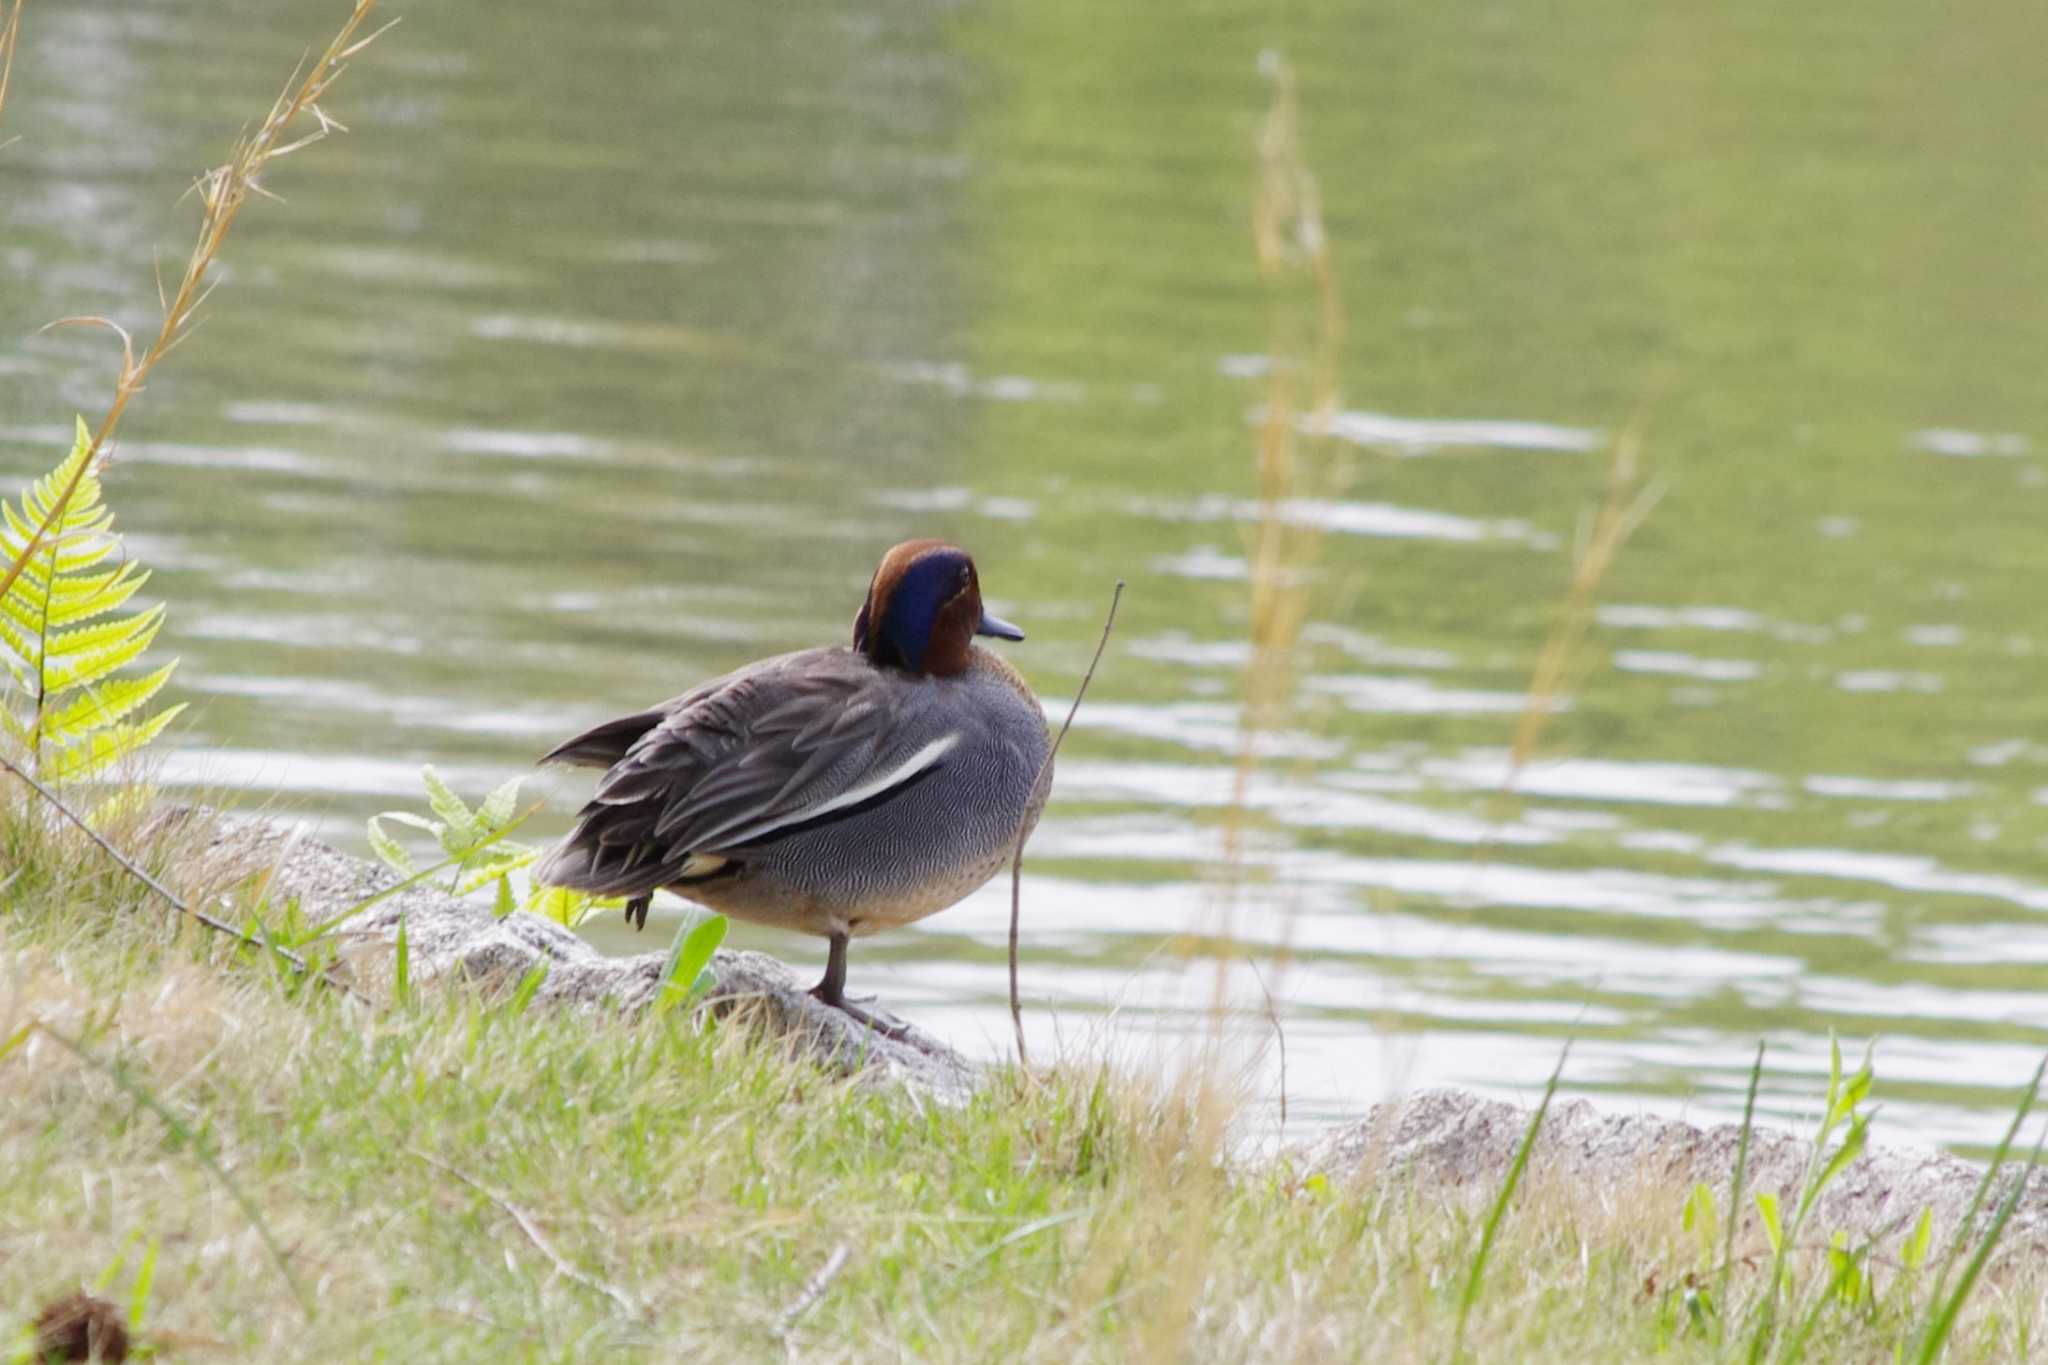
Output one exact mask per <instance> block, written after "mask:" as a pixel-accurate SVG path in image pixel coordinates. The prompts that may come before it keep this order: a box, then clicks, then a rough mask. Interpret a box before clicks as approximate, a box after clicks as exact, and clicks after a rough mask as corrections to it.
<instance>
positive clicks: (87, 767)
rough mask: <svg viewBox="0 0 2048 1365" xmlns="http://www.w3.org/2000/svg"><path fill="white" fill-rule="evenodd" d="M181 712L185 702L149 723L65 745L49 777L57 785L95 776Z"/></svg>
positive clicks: (148, 739)
mask: <svg viewBox="0 0 2048 1365" xmlns="http://www.w3.org/2000/svg"><path fill="white" fill-rule="evenodd" d="M184 709H185V703H184V702H179V703H178V704H177V705H176V706H173V707H170V708H168V709H166V710H163V711H159V712H157V713H156V714H155V715H153V716H151V717H150V718H149V719H148V720H145V721H141V722H139V723H136V724H133V725H129V724H122V725H116V726H115V727H114V728H113V729H111V730H101V731H98V732H96V733H94V734H92V735H89V736H87V737H86V738H85V739H84V740H82V741H80V742H78V743H76V744H70V745H67V746H65V747H64V748H63V749H62V750H60V751H59V753H58V755H57V761H56V762H55V763H54V764H51V765H50V767H49V769H48V772H49V775H50V777H51V778H52V779H53V780H54V781H58V782H65V781H71V780H74V779H77V778H83V777H94V776H97V775H98V774H100V773H103V772H105V771H106V770H107V769H108V768H110V767H112V766H113V765H114V764H116V763H118V762H120V761H121V760H122V759H124V758H126V757H127V756H128V755H130V754H132V753H134V752H135V751H136V750H137V749H140V748H141V747H142V746H143V745H145V744H147V743H149V742H150V741H151V740H153V739H155V738H156V737H157V736H158V735H159V734H161V733H163V729H164V727H165V726H166V725H169V724H170V723H171V722H172V721H173V720H176V719H177V718H178V714H179V713H180V712H181V711H183V710H184Z"/></svg>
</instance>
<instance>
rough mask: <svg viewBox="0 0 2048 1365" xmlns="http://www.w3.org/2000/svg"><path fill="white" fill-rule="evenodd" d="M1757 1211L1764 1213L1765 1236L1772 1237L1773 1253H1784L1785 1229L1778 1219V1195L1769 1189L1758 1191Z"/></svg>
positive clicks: (1774, 1254) (1775, 1254)
mask: <svg viewBox="0 0 2048 1365" xmlns="http://www.w3.org/2000/svg"><path fill="white" fill-rule="evenodd" d="M1756 1211H1757V1212H1758V1213H1760V1214H1762V1215H1763V1220H1764V1236H1766V1237H1768V1238H1770V1239H1771V1254H1772V1255H1773V1256H1777V1255H1781V1254H1783V1252H1784V1250H1785V1229H1784V1226H1783V1225H1782V1224H1781V1223H1780V1222H1779V1221H1778V1196H1777V1195H1775V1194H1772V1193H1770V1192H1769V1191H1768V1190H1758V1191H1757V1192H1756Z"/></svg>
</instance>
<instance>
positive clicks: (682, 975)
mask: <svg viewBox="0 0 2048 1365" xmlns="http://www.w3.org/2000/svg"><path fill="white" fill-rule="evenodd" d="M726 927H727V925H726V918H725V916H724V915H706V916H704V917H703V918H702V919H700V920H698V921H697V922H696V923H695V924H692V925H690V926H689V928H688V929H685V930H679V931H677V933H676V937H675V941H674V942H673V943H671V944H670V945H669V950H668V961H667V962H666V963H664V964H663V965H662V969H661V993H660V994H659V995H657V996H656V997H655V999H654V1017H655V1018H657V1019H659V1018H662V1017H663V1016H664V1015H666V1014H667V1013H668V1012H669V1011H670V1010H672V1009H674V1008H675V1007H676V1006H678V1005H681V1004H684V1003H686V1002H688V1001H689V1000H690V999H691V998H692V997H693V996H695V995H696V993H697V981H698V977H699V976H700V975H701V974H702V973H703V971H704V969H705V967H706V966H707V965H709V963H710V961H711V955H712V954H713V953H715V952H717V951H718V945H719V944H721V943H723V942H725V931H726Z"/></svg>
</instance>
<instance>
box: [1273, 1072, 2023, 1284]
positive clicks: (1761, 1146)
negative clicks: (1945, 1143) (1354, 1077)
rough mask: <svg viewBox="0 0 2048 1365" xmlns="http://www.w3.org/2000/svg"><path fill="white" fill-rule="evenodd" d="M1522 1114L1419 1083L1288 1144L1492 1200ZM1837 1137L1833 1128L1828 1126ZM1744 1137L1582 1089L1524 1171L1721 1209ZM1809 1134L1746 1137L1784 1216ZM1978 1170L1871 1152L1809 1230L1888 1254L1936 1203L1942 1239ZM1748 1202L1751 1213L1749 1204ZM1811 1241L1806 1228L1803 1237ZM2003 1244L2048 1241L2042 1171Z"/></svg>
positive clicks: (2003, 1178)
mask: <svg viewBox="0 0 2048 1365" xmlns="http://www.w3.org/2000/svg"><path fill="white" fill-rule="evenodd" d="M1529 1119H1530V1113H1529V1111H1528V1110H1525V1109H1521V1108H1518V1107H1517V1106H1515V1105H1512V1104H1504V1103H1501V1102H1500V1101H1498V1100H1486V1099H1481V1098H1480V1097H1479V1096H1477V1095H1472V1094H1468V1093H1466V1092H1464V1091H1460V1090H1425V1091H1422V1092H1420V1093H1418V1094H1415V1095H1411V1096H1409V1097H1407V1098H1406V1099H1402V1100H1397V1101H1394V1102H1392V1103H1388V1104H1380V1105H1375V1106H1373V1108H1372V1110H1371V1111H1370V1112H1368V1113H1367V1115H1366V1117H1365V1118H1364V1119H1363V1120H1362V1121H1360V1122H1358V1123H1355V1124H1351V1125H1348V1126H1346V1127H1344V1128H1341V1129H1338V1130H1336V1131H1335V1132H1332V1133H1329V1134H1327V1135H1325V1136H1324V1137H1322V1138H1320V1139H1318V1140H1316V1141H1315V1142H1313V1143H1310V1144H1309V1145H1307V1146H1306V1147H1304V1148H1301V1149H1299V1150H1298V1151H1297V1153H1296V1156H1297V1159H1298V1160H1299V1161H1300V1162H1301V1163H1302V1165H1303V1167H1304V1169H1306V1170H1319V1171H1324V1172H1328V1173H1331V1174H1338V1173H1342V1174H1353V1173H1367V1174H1378V1173H1387V1172H1403V1173H1406V1174H1407V1175H1408V1176H1410V1177H1411V1178H1413V1179H1414V1180H1416V1181H1417V1182H1418V1183H1420V1184H1427V1185H1430V1186H1433V1187H1440V1188H1442V1187H1448V1188H1450V1189H1462V1190H1468V1191H1470V1192H1471V1193H1472V1194H1473V1196H1474V1197H1491V1196H1492V1195H1493V1193H1494V1192H1495V1191H1497V1190H1498V1189H1499V1187H1500V1182H1501V1181H1502V1179H1503V1178H1505V1176H1506V1175H1507V1171H1508V1167H1509V1166H1510V1165H1511V1164H1512V1163H1513V1161H1514V1156H1515V1151H1516V1149H1517V1148H1518V1147H1519V1146H1520V1145H1521V1141H1522V1135H1523V1134H1524V1133H1525V1132H1526V1131H1527V1130H1528V1126H1529ZM1836 1136H1837V1138H1839V1136H1840V1131H1839V1130H1838V1132H1837V1135H1836ZM1740 1140H1741V1127H1740V1125H1738V1124H1732V1123H1729V1124H1722V1125H1719V1126H1717V1127H1713V1128H1700V1127H1696V1126H1694V1125H1693V1124H1690V1123H1686V1122H1683V1121H1682V1120H1678V1119H1667V1118H1659V1117H1655V1116H1653V1115H1648V1114H1607V1115H1602V1114H1600V1113H1598V1112H1596V1111H1595V1110H1594V1108H1593V1106H1592V1105H1590V1104H1588V1103H1587V1102H1586V1101H1584V1100H1571V1101H1568V1102H1565V1103H1554V1104H1552V1106H1551V1108H1550V1112H1549V1114H1548V1115H1547V1116H1546V1117H1545V1119H1544V1125H1543V1130H1542V1132H1541V1133H1540V1134H1539V1135H1538V1137H1537V1140H1536V1147H1535V1150H1534V1151H1533V1152H1532V1153H1531V1154H1530V1164H1529V1173H1528V1179H1530V1180H1532V1181H1537V1182H1543V1183H1547V1184H1549V1185H1551V1186H1552V1187H1553V1188H1555V1187H1557V1186H1560V1185H1561V1186H1563V1187H1564V1188H1567V1189H1571V1190H1574V1191H1579V1192H1583V1193H1584V1194H1585V1195H1586V1196H1588V1197H1593V1198H1599V1199H1603V1200H1606V1201H1608V1203H1609V1204H1610V1206H1612V1205H1613V1203H1614V1201H1617V1200H1621V1199H1640V1198H1643V1197H1646V1195H1648V1196H1651V1197H1655V1196H1659V1195H1668V1196H1669V1197H1670V1198H1671V1200H1672V1212H1673V1214H1674V1216H1675V1215H1676V1213H1677V1212H1678V1209H1679V1207H1680V1205H1681V1203H1682V1202H1683V1200H1684V1198H1685V1196H1686V1195H1687V1193H1689V1192H1690V1191H1691V1189H1692V1187H1693V1186H1694V1185H1695V1184H1697V1183H1699V1182H1701V1181H1704V1182H1706V1184H1707V1185H1708V1186H1709V1187H1711V1188H1712V1189H1713V1190H1714V1193H1715V1194H1716V1196H1717V1197H1718V1198H1719V1199H1720V1201H1721V1205H1722V1207H1723V1209H1724V1210H1725V1208H1726V1204H1727V1198H1728V1192H1729V1184H1730V1180H1731V1178H1732V1176H1733V1174H1734V1170H1735V1154H1736V1148H1737V1145H1738V1144H1739V1142H1740ZM1812 1151H1813V1145H1812V1144H1811V1143H1810V1142H1808V1141H1806V1140H1805V1139H1803V1138H1798V1137H1794V1136H1792V1135H1791V1134H1788V1133H1781V1132H1777V1131H1774V1130H1771V1129H1767V1128H1757V1129H1755V1130H1753V1132H1752V1134H1751V1137H1750V1146H1749V1163H1748V1174H1747V1176H1746V1182H1747V1187H1748V1188H1749V1189H1751V1190H1768V1191H1770V1192H1772V1193H1774V1194H1775V1195H1777V1197H1778V1201H1779V1206H1780V1208H1782V1209H1783V1210H1784V1213H1785V1216H1786V1217H1787V1218H1788V1219H1789V1218H1790V1217H1791V1214H1792V1209H1793V1207H1794V1204H1795V1202H1796V1200H1797V1197H1798V1192H1799V1190H1800V1189H1801V1187H1802V1183H1803V1180H1804V1176H1805V1171H1806V1165H1807V1160H1808V1158H1809V1156H1810V1155H1811V1153H1812ZM2019 1174H2020V1166H2019V1164H2017V1163H2015V1164H2013V1165H2009V1166H2007V1167H2006V1168H2005V1169H2004V1170H2003V1171H2001V1172H2000V1173H1999V1178H1998V1180H1997V1181H1995V1182H1994V1184H1993V1188H1992V1192H1991V1194H1990V1195H1989V1196H1987V1198H1986V1200H1985V1211H1984V1213H1983V1214H1982V1215H1980V1217H1979V1220H1978V1221H1979V1226H1980V1227H1981V1226H1982V1224H1983V1223H1984V1222H1985V1221H1988V1218H1989V1216H1990V1212H1991V1210H1992V1209H1995V1208H1996V1207H1997V1203H1998V1200H1999V1199H2000V1198H2001V1197H2002V1196H2003V1195H2004V1194H2005V1192H2006V1191H2007V1190H2009V1189H2010V1188H2011V1182H2012V1181H2013V1180H2015V1179H2017V1178H2019ZM1983 1175H1984V1168H1983V1167H1982V1166H1980V1165H1977V1164H1976V1163H1974V1162H1969V1161H1965V1160H1963V1159H1962V1158H1961V1157H1957V1156H1951V1155H1949V1154H1948V1153H1946V1152H1932V1151H1919V1150H1914V1149H1911V1148H1890V1149H1871V1150H1869V1151H1866V1152H1865V1153H1864V1155H1862V1156H1860V1157H1858V1158H1857V1159H1856V1160H1855V1161H1853V1162H1851V1163H1850V1164H1849V1165H1848V1166H1847V1167H1846V1168H1845V1169H1843V1170H1842V1172H1841V1173H1840V1174H1839V1175H1837V1176H1836V1177H1835V1179H1834V1180H1833V1181H1832V1182H1830V1183H1829V1185H1828V1186H1827V1188H1826V1190H1825V1191H1824V1192H1823V1193H1822V1194H1821V1196H1820V1199H1819V1201H1818V1202H1817V1203H1816V1204H1815V1205H1814V1209H1813V1212H1812V1213H1811V1214H1810V1215H1808V1219H1807V1224H1806V1229H1807V1232H1808V1233H1810V1234H1812V1235H1813V1236H1812V1240H1815V1241H1817V1242H1820V1243H1825V1241H1826V1239H1827V1238H1828V1236H1829V1235H1830V1234H1832V1233H1833V1232H1834V1231H1836V1230H1837V1229H1842V1230H1846V1231H1847V1232H1848V1233H1849V1234H1850V1235H1851V1237H1852V1238H1857V1239H1861V1238H1863V1237H1866V1236H1873V1235H1874V1236H1878V1237H1879V1238H1880V1250H1881V1251H1884V1252H1887V1253H1889V1252H1891V1251H1894V1250H1895V1249H1896V1248H1897V1245H1898V1243H1899V1242H1900V1241H1901V1240H1903V1239H1904V1238H1905V1237H1906V1236H1907V1235H1909V1234H1910V1233H1911V1231H1912V1229H1913V1225H1914V1223H1915V1222H1916V1221H1917V1220H1918V1219H1919V1217H1920V1211H1921V1210H1922V1209H1926V1208H1931V1209H1933V1210H1934V1217H1933V1227H1934V1243H1933V1245H1934V1248H1935V1250H1936V1251H1937V1252H1939V1251H1941V1250H1942V1249H1944V1248H1946V1247H1947V1245H1948V1243H1949V1239H1950V1238H1952V1237H1953V1235H1954V1233H1955V1230H1956V1228H1957V1226H1958V1225H1959V1224H1960V1223H1961V1222H1962V1220H1963V1217H1964V1215H1965V1214H1966V1213H1967V1212H1968V1210H1969V1206H1970V1199H1971V1197H1972V1195H1973V1194H1974V1193H1975V1191H1976V1188H1977V1182H1978V1181H1979V1180H1981V1179H1982V1178H1983ZM1744 1203H1745V1204H1748V1205H1749V1206H1750V1207H1749V1208H1748V1209H1747V1210H1745V1213H1746V1215H1747V1217H1748V1220H1749V1222H1750V1223H1751V1224H1753V1223H1754V1222H1755V1221H1756V1220H1755V1213H1754V1204H1753V1202H1752V1201H1751V1200H1749V1199H1748V1197H1747V1196H1745V1198H1744ZM1804 1240H1807V1238H1806V1237H1804V1236H1803V1237H1802V1241H1804ZM2000 1248H2001V1254H2003V1255H2010V1254H2013V1253H2015V1252H2025V1253H2028V1254H2030V1255H2039V1254H2040V1252H2041V1251H2043V1250H2044V1249H2048V1171H2043V1172H2037V1173H2035V1175H2034V1176H2033V1178H2032V1179H2031V1180H2030V1181H2029V1182H2028V1185H2027V1188H2026V1191H2025V1192H2024V1194H2023V1195H2022V1196H2021V1200H2020V1203H2019V1205H2018V1207H2017V1208H2016V1209H2015V1211H2014V1215H2013V1219H2012V1221H2011V1222H2010V1223H2009V1224H2007V1226H2006V1230H2005V1234H2004V1237H2003V1239H2002V1241H2001V1242H2000Z"/></svg>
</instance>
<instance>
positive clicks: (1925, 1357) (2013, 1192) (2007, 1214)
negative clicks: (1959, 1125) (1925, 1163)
mask: <svg viewBox="0 0 2048 1365" xmlns="http://www.w3.org/2000/svg"><path fill="white" fill-rule="evenodd" d="M2044 1071H2048V1057H2044V1058H2042V1059H2041V1065H2040V1066H2038V1067H2036V1068H2034V1079H2033V1083H2032V1084H2030V1085H2029V1086H2028V1087H2027V1093H2026V1094H2025V1095H2023V1096H2021V1097H2020V1103H2019V1109H2018V1112H2017V1113H2016V1114H2014V1116H2013V1121H2012V1127H2011V1128H2010V1129H2008V1130H2007V1132H2006V1135H2005V1141H2004V1142H2001V1143H1999V1144H1998V1151H1997V1152H1996V1153H1995V1154H1994V1155H1993V1156H1992V1158H1991V1164H1990V1165H1989V1166H1987V1167H1986V1168H1985V1170H1984V1179H1983V1180H1982V1181H1980V1182H1978V1186H1977V1195H1976V1197H1975V1198H1973V1199H1972V1200H1971V1201H1970V1212H1969V1214H1968V1215H1967V1216H1966V1217H1965V1218H1964V1219H1963V1221H1962V1222H1961V1223H1960V1224H1959V1225H1957V1227H1956V1241H1955V1246H1958V1247H1959V1246H1961V1244H1962V1239H1963V1238H1965V1237H1967V1236H1969V1235H1970V1224H1971V1223H1972V1222H1974V1221H1975V1219H1976V1216H1977V1210H1978V1209H1979V1208H1981V1207H1982V1200H1983V1197H1984V1192H1985V1190H1986V1189H1988V1188H1989V1187H1990V1184H1991V1182H1992V1181H1993V1180H1994V1179H1996V1178H1997V1175H1998V1168H1999V1166H2000V1164H2001V1163H2002V1162H2003V1161H2004V1159H2005V1155H2006V1153H2007V1152H2008V1151H2009V1150H2010V1149H2011V1145H2012V1140H2013V1138H2014V1137H2015V1136H2016V1135H2017V1134H2018V1132H2019V1128H2020V1124H2021V1123H2022V1122H2023V1121H2024V1120H2025V1118H2026V1116H2027V1111H2028V1110H2029V1109H2031V1108H2033V1105H2034V1097H2035V1095H2036V1093H2037V1092H2038V1090H2039V1088H2040V1085H2041V1075H2042V1073H2043V1072H2044ZM2043 1142H2048V1127H2044V1128H2043V1129H2042V1130H2041V1136H2040V1137H2038V1138H2035V1139H2034V1150H2033V1151H2031V1152H2029V1153H2028V1154H2027V1164H2026V1166H2025V1168H2024V1169H2022V1170H2021V1171H2020V1173H2019V1176H2018V1178H2017V1179H2015V1180H2014V1181H2013V1182H2012V1188H2011V1189H2010V1190H2007V1191H2006V1194H2005V1198H2004V1199H2002V1200H2000V1201H1999V1205H1998V1211H1997V1212H1996V1213H1995V1214H1993V1215H1992V1218H1991V1226H1990V1227H1988V1228H1986V1229H1984V1236H1983V1239H1982V1240H1980V1241H1979V1242H1978V1243H1977V1250H1976V1251H1975V1252H1974V1253H1973V1254H1972V1255H1971V1257H1970V1260H1969V1264H1967V1265H1966V1266H1964V1267H1963V1276H1962V1278H1961V1279H1960V1280H1958V1281H1957V1282H1956V1288H1955V1292H1954V1293H1953V1294H1951V1295H1949V1297H1948V1298H1947V1299H1941V1298H1940V1297H1939V1295H1940V1292H1941V1285H1940V1283H1937V1285H1936V1288H1935V1294H1936V1298H1935V1300H1934V1301H1935V1302H1936V1303H1938V1304H1939V1305H1940V1306H1939V1307H1938V1308H1937V1309H1936V1310H1935V1314H1934V1317H1933V1319H1932V1320H1931V1321H1930V1322H1929V1323H1928V1324H1927V1330H1926V1331H1925V1332H1924V1333H1923V1334H1922V1335H1921V1338H1920V1353H1919V1355H1918V1356H1916V1357H1915V1360H1916V1361H1917V1363H1918V1365H1934V1361H1936V1360H1937V1359H1939V1358H1940V1356H1941V1353H1942V1351H1943V1350H1945V1349H1946V1348H1947V1346H1948V1339H1949V1336H1950V1335H1951V1334H1952V1333H1953V1332H1954V1331H1955V1328H1956V1318H1957V1316H1958V1315H1959V1314H1961V1312H1962V1311H1963V1304H1964V1303H1966V1302H1967V1301H1968V1300H1969V1297H1970V1291H1971V1290H1972V1289H1975V1288H1976V1287H1977V1277H1978V1276H1980V1275H1982V1274H1983V1273H1984V1266H1985V1264H1986V1263H1987V1262H1989V1261H1990V1259H1991V1253H1992V1251H1993V1250H1995V1249H1996V1248H1997V1246H1998V1239H1999V1238H2000V1237H2002V1236H2004V1234H2005V1225H2006V1223H2007V1222H2008V1221H2010V1220H2011V1218H2012V1215H2013V1211H2014V1210H2015V1209H2017V1208H2018V1207H2019V1203H2020V1196H2021V1195H2022V1194H2023V1193H2025V1191H2026V1188H2027V1181H2028V1179H2029V1178H2030V1177H2031V1176H2032V1175H2033V1174H2034V1167H2036V1166H2037V1165H2039V1164H2040V1161H2041V1144H2042V1143H2043ZM1950 1255H1951V1257H1953V1255H1954V1250H1953V1249H1951V1252H1950ZM1947 1278H1948V1267H1947V1266H1946V1265H1944V1266H1943V1267H1942V1280H1943V1281H1946V1279H1947Z"/></svg>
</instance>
